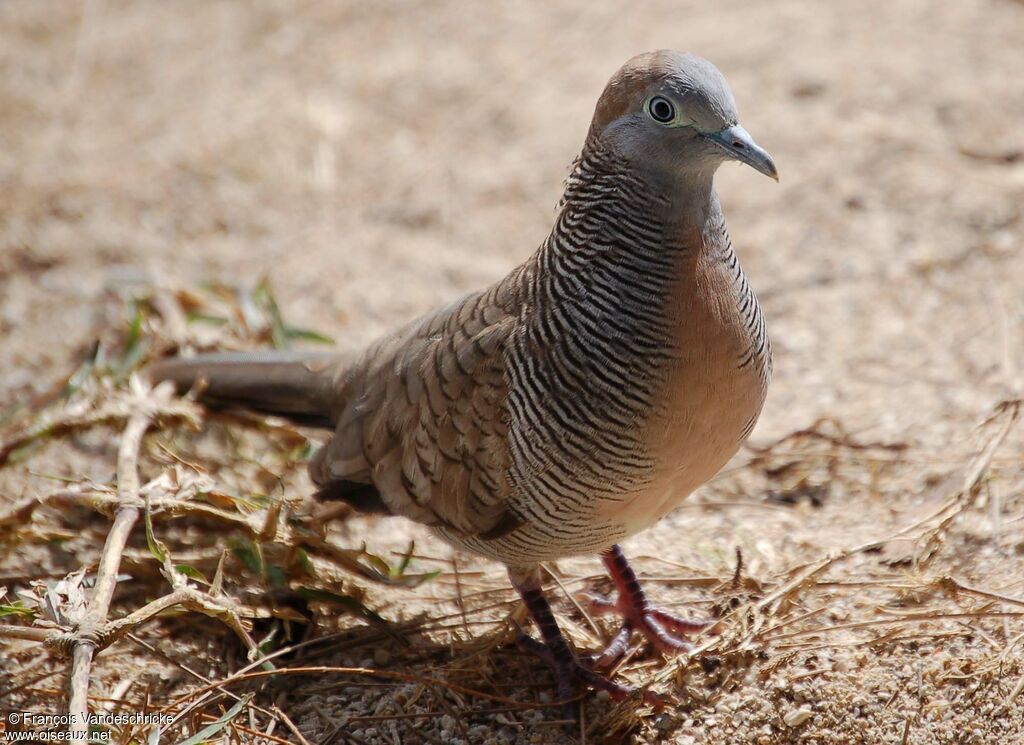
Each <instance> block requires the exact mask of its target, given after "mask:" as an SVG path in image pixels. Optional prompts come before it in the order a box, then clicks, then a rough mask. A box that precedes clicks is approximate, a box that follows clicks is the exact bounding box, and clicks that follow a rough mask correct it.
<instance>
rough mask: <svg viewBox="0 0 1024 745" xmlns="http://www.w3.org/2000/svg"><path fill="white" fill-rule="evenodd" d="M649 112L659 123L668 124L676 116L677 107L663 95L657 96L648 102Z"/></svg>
mask: <svg viewBox="0 0 1024 745" xmlns="http://www.w3.org/2000/svg"><path fill="white" fill-rule="evenodd" d="M647 113H649V114H650V115H651V119H653V120H654V121H656V122H658V123H659V124H668V123H669V122H670V121H672V120H673V119H675V118H676V107H675V106H673V105H672V102H671V101H669V100H668V99H667V98H664V97H663V96H655V97H654V98H652V99H651V100H650V102H649V103H648V104H647Z"/></svg>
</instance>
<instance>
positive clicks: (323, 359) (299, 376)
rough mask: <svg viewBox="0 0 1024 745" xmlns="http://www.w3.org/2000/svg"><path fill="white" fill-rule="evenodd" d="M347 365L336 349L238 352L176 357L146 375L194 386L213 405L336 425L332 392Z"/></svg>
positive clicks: (180, 388) (317, 424)
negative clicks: (328, 351) (334, 351)
mask: <svg viewBox="0 0 1024 745" xmlns="http://www.w3.org/2000/svg"><path fill="white" fill-rule="evenodd" d="M345 364H346V360H345V359H344V358H343V357H341V356H339V355H338V354H337V353H329V354H323V353H321V354H316V353H301V352H233V353H217V354H201V355H198V356H196V357H172V358H170V359H166V360H161V361H159V362H156V363H154V364H153V365H150V366H149V367H147V368H146V369H145V371H144V373H143V374H144V375H145V376H146V377H147V378H148V379H149V380H150V382H152V383H154V384H156V383H159V382H162V381H165V380H170V381H172V382H173V383H174V385H175V386H176V387H177V389H178V392H179V393H184V392H185V391H188V390H190V389H195V390H196V391H197V393H198V396H199V399H200V400H201V401H203V402H204V403H207V404H211V405H213V406H223V407H237V408H243V409H249V410H252V411H259V412H262V413H265V414H275V415H277V416H283V417H285V418H287V419H290V420H292V421H294V422H297V423H299V424H306V425H309V426H313V427H325V428H332V427H333V426H334V424H335V416H334V412H333V409H334V408H335V406H334V405H333V404H334V403H335V398H336V395H335V394H334V393H333V391H334V388H335V383H336V379H337V377H338V372H339V371H340V370H342V369H343V368H344V366H345Z"/></svg>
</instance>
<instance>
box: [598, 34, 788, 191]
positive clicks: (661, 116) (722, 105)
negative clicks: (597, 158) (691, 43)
mask: <svg viewBox="0 0 1024 745" xmlns="http://www.w3.org/2000/svg"><path fill="white" fill-rule="evenodd" d="M589 139H590V140H591V141H597V142H599V143H600V144H601V145H603V146H604V147H608V148H611V149H612V150H613V151H614V152H615V153H617V154H618V155H619V156H620V157H623V158H625V159H626V160H627V161H629V162H630V163H632V164H633V165H634V166H636V167H638V168H641V169H645V170H647V169H652V170H653V171H654V172H667V174H666V175H677V176H684V177H686V176H691V175H697V174H701V173H703V174H708V175H710V174H713V173H714V171H715V169H717V168H718V166H719V165H721V164H722V163H723V162H725V161H727V160H738V161H739V162H741V163H746V164H747V165H749V166H750V167H751V168H753V169H754V170H756V171H759V172H761V173H763V174H765V175H766V176H770V177H771V178H773V179H775V180H776V181H778V180H779V174H778V171H777V170H776V168H775V163H774V161H772V158H771V156H770V155H769V154H768V153H767V152H766V151H765V150H763V149H762V148H761V147H760V146H759V145H758V144H757V143H756V142H754V138H753V137H751V136H750V134H749V133H748V132H747V130H745V129H744V128H743V127H741V126H740V125H739V124H738V121H737V116H736V102H735V100H733V97H732V91H730V90H729V85H728V83H726V82H725V78H724V77H723V76H722V73H720V72H719V71H718V68H716V67H715V66H714V65H712V64H711V63H710V62H708V61H707V60H706V59H703V58H701V57H695V56H694V55H692V54H684V53H682V52H675V51H671V50H659V51H657V52H648V53H646V54H640V55H637V56H636V57H633V59H631V60H629V61H628V62H627V63H626V64H625V65H623V66H622V68H620V69H619V71H618V72H617V73H615V75H614V76H612V79H611V80H610V81H608V85H607V87H606V88H605V89H604V93H602V94H601V98H600V99H599V100H598V102H597V108H596V109H595V111H594V120H593V122H592V123H591V125H590V134H589Z"/></svg>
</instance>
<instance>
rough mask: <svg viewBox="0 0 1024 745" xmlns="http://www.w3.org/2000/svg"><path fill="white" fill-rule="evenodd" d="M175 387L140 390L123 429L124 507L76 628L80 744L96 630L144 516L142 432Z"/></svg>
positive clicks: (73, 697) (120, 489) (73, 703)
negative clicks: (140, 466) (134, 530)
mask: <svg viewBox="0 0 1024 745" xmlns="http://www.w3.org/2000/svg"><path fill="white" fill-rule="evenodd" d="M139 385H140V386H141V384H139ZM172 390H173V388H172V386H170V385H161V386H158V387H157V388H156V389H154V390H152V391H151V392H146V393H143V395H140V400H139V402H138V405H137V406H136V408H135V410H134V411H133V413H132V414H131V416H130V417H129V419H128V424H127V426H126V427H125V429H124V432H123V433H122V434H121V444H120V446H119V447H118V452H117V494H118V499H119V500H120V501H121V506H120V507H119V508H118V510H117V514H116V515H115V517H114V524H113V525H112V526H111V528H110V532H109V533H108V534H107V541H106V543H105V544H104V546H103V554H102V555H101V557H100V565H99V569H98V570H97V576H96V586H95V588H94V589H93V592H92V597H91V598H90V599H89V602H88V606H87V610H86V614H85V618H84V619H83V620H82V622H81V623H80V624H79V626H78V628H77V629H76V631H75V637H76V638H75V642H74V644H73V647H72V663H71V680H70V684H69V699H70V700H69V703H68V713H69V714H70V715H71V717H72V721H73V722H74V723H75V724H73V725H72V726H73V727H74V738H73V740H72V742H73V743H75V745H84V744H85V742H86V735H87V732H88V729H87V728H86V727H85V726H84V725H85V721H86V715H87V714H88V710H89V675H90V673H91V671H92V659H93V655H94V654H95V653H96V649H97V642H98V639H97V632H98V631H99V629H100V627H101V626H102V625H103V624H104V623H105V622H106V619H107V613H108V611H109V610H110V600H111V598H112V597H113V595H114V588H115V586H116V585H117V573H118V572H117V570H118V567H119V566H120V565H121V554H122V552H123V551H124V547H125V544H126V543H127V541H128V536H129V535H130V534H131V531H132V528H133V527H134V526H135V522H136V521H137V520H138V518H139V507H140V499H139V469H138V461H139V450H140V448H141V447H142V437H143V435H145V433H146V430H147V429H149V426H150V424H151V423H152V422H153V417H154V416H155V414H156V413H157V409H156V408H155V407H153V406H152V405H151V399H152V400H155V401H160V400H164V401H166V400H168V399H169V397H170V394H171V392H172Z"/></svg>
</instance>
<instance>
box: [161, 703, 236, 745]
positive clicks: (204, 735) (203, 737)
mask: <svg viewBox="0 0 1024 745" xmlns="http://www.w3.org/2000/svg"><path fill="white" fill-rule="evenodd" d="M252 698H253V694H251V693H247V694H245V695H244V696H242V698H241V700H239V701H238V702H237V703H236V704H235V705H234V706H232V707H231V708H230V709H228V711H227V713H226V714H225V715H224V716H222V717H221V718H220V719H218V720H217V721H215V722H212V723H211V724H209V725H207V726H206V727H203V728H202V729H201V730H199V731H198V732H196V733H195V734H194V735H192V737H190V738H188V739H187V740H182V741H181V742H179V743H177V745H199V743H201V742H206V741H207V740H209V739H211V738H212V737H213V736H214V735H216V734H217V733H218V732H220V731H221V730H222V729H224V728H225V727H227V726H228V724H230V723H231V720H232V719H234V718H235V717H236V716H238V713H239V712H240V711H241V710H242V709H244V708H245V707H246V706H247V705H248V704H249V702H250V701H251V700H252Z"/></svg>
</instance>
